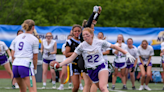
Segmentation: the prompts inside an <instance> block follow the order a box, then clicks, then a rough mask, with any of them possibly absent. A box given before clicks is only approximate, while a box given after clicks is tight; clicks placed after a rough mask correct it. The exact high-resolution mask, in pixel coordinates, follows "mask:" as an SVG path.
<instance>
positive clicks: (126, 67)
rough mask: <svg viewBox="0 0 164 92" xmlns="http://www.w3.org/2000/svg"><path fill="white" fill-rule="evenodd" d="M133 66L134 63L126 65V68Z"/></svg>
mask: <svg viewBox="0 0 164 92" xmlns="http://www.w3.org/2000/svg"><path fill="white" fill-rule="evenodd" d="M133 66H134V64H130V65H127V66H126V68H128V69H130V68H132V67H133Z"/></svg>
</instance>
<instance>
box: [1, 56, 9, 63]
mask: <svg viewBox="0 0 164 92" xmlns="http://www.w3.org/2000/svg"><path fill="white" fill-rule="evenodd" d="M7 62H8V60H7V56H6V55H1V56H0V65H4V64H6V63H7Z"/></svg>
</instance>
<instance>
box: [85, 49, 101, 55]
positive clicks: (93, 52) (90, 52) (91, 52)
mask: <svg viewBox="0 0 164 92" xmlns="http://www.w3.org/2000/svg"><path fill="white" fill-rule="evenodd" d="M87 53H88V54H96V53H99V51H98V50H96V51H95V50H94V51H87Z"/></svg>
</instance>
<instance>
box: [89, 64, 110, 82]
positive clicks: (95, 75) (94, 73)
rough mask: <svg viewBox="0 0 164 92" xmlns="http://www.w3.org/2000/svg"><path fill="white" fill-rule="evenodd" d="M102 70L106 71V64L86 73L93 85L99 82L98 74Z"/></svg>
mask: <svg viewBox="0 0 164 92" xmlns="http://www.w3.org/2000/svg"><path fill="white" fill-rule="evenodd" d="M102 70H108V64H106V63H102V64H101V65H99V66H97V68H96V69H94V70H93V69H91V68H88V71H87V72H88V75H89V77H90V78H91V80H92V81H93V83H97V82H99V78H98V74H99V72H100V71H102Z"/></svg>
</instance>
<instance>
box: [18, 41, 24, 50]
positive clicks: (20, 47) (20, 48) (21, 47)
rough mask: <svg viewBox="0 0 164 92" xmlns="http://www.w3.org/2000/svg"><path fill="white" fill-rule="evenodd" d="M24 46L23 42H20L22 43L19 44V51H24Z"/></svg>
mask: <svg viewBox="0 0 164 92" xmlns="http://www.w3.org/2000/svg"><path fill="white" fill-rule="evenodd" d="M23 45H24V43H23V42H20V43H19V48H18V49H19V50H22V49H23Z"/></svg>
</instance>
